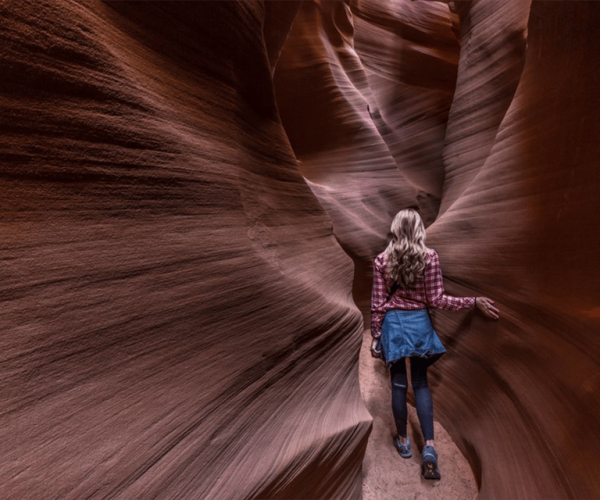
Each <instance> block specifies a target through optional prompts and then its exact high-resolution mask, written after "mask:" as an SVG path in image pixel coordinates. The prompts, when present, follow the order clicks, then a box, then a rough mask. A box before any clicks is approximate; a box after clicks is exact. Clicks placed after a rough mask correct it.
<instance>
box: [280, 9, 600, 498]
mask: <svg viewBox="0 0 600 500" xmlns="http://www.w3.org/2000/svg"><path fill="white" fill-rule="evenodd" d="M449 3H450V4H451V5H450V8H449V7H448V6H447V5H444V4H443V3H441V2H417V1H414V2H413V1H406V2H379V1H375V0H354V1H352V2H350V4H349V6H350V14H349V15H348V19H350V20H351V22H352V33H351V30H350V28H347V31H346V32H344V33H347V35H346V36H345V37H338V38H334V37H332V36H331V33H330V31H328V30H327V29H324V28H323V27H322V26H327V25H334V26H336V27H338V31H339V32H341V31H342V29H341V28H340V26H342V25H343V26H348V23H346V22H344V23H340V22H338V20H339V19H340V15H339V12H338V13H336V14H333V13H332V10H333V7H331V6H327V7H325V6H324V5H322V4H320V3H318V2H314V3H313V2H311V3H310V4H309V5H307V6H306V7H305V9H307V10H310V12H311V13H314V12H315V11H318V12H319V16H320V17H319V18H318V19H319V20H318V22H316V21H315V19H316V18H315V17H312V18H309V17H308V16H307V17H306V18H302V17H299V18H297V20H296V23H297V24H296V25H295V26H294V28H293V30H292V33H291V34H290V38H289V39H288V41H287V42H286V46H284V49H283V51H282V59H281V60H280V63H281V64H282V65H283V67H285V70H286V77H285V79H282V80H278V79H277V78H276V90H277V96H278V102H279V105H280V109H282V115H283V122H284V125H285V127H286V131H287V132H288V135H289V136H290V139H291V143H292V146H293V147H294V149H295V152H296V154H297V156H298V157H299V158H300V159H301V160H303V161H304V159H305V158H306V160H307V162H306V163H307V167H305V168H303V173H304V175H305V176H307V177H308V178H309V179H315V178H317V176H318V179H319V182H320V184H321V185H326V182H330V183H331V184H332V185H334V186H340V188H339V192H337V193H336V192H334V191H333V189H330V190H329V191H328V192H327V194H326V196H324V195H323V194H322V190H321V189H320V188H317V189H314V186H313V185H312V184H311V187H313V189H314V191H315V193H316V195H317V197H319V199H320V200H321V202H322V203H323V205H324V206H325V207H326V208H327V209H328V210H332V208H331V206H332V205H333V206H334V208H333V210H334V213H333V214H332V219H333V222H334V229H335V234H336V236H337V237H338V238H339V239H340V240H341V242H342V245H343V246H344V247H345V248H350V249H356V248H359V247H360V245H361V244H363V243H364V241H365V236H364V235H365V232H366V231H365V227H368V226H369V222H368V221H369V219H370V218H371V217H372V215H371V214H370V213H369V214H368V215H364V217H361V216H360V215H359V216H357V217H354V218H352V217H346V218H343V217H339V216H338V214H337V213H336V212H339V209H338V208H337V207H335V202H332V201H331V200H330V197H331V196H336V197H337V200H338V203H339V204H342V205H344V206H345V207H348V206H356V207H359V206H361V205H362V206H364V207H367V206H375V204H374V202H373V201H372V200H369V199H367V198H366V197H367V196H369V195H370V193H376V192H377V188H378V186H379V185H380V184H379V183H380V182H381V181H380V180H379V179H378V178H377V177H376V176H374V177H371V176H370V172H369V164H370V165H372V168H373V170H374V171H376V172H379V169H380V166H381V161H380V158H381V157H382V156H378V155H375V154H373V156H372V159H371V162H368V161H367V160H365V161H364V162H362V163H361V168H362V171H360V173H361V176H362V177H363V178H364V183H365V184H369V185H368V186H365V185H361V186H360V189H353V190H352V191H349V189H351V187H350V185H346V186H344V185H343V181H339V180H338V176H339V172H340V170H341V169H340V165H342V166H345V165H352V161H348V159H347V156H346V155H344V154H338V147H339V146H338V144H339V143H343V142H344V140H346V141H352V143H353V148H352V150H353V156H352V158H364V156H361V155H363V153H366V154H367V155H368V154H369V152H370V150H369V148H370V147H371V144H373V143H374V142H375V141H378V139H377V137H375V138H374V139H373V138H369V139H367V138H366V137H365V136H364V135H363V136H360V135H357V134H356V133H355V132H354V129H353V128H352V126H353V125H354V124H355V123H356V120H353V119H352V117H353V116H355V115H353V114H352V113H351V112H345V113H344V112H343V111H342V110H343V109H350V110H351V109H353V105H352V103H356V102H361V99H360V96H355V93H356V92H359V93H360V94H362V98H363V99H364V100H365V101H367V102H368V103H369V104H370V105H371V104H373V105H374V107H373V108H372V110H373V111H374V112H373V113H372V119H373V124H374V125H375V126H376V129H377V131H378V133H379V135H380V137H381V139H382V140H383V142H385V145H386V146H387V148H388V151H389V155H390V156H391V157H392V159H393V160H394V161H395V162H396V164H397V166H398V170H399V172H400V173H401V175H402V179H399V178H398V177H394V176H393V175H392V174H391V173H390V174H388V178H387V180H386V183H388V184H386V189H390V190H393V188H394V187H396V188H397V189H399V190H404V189H406V185H405V184H400V182H406V183H408V185H409V186H410V187H411V188H413V189H414V190H415V191H416V192H417V193H419V194H421V195H422V194H423V193H426V194H428V195H429V198H428V199H429V200H437V201H438V203H439V208H440V212H439V213H437V211H435V210H434V211H433V216H434V217H433V218H434V219H435V221H434V222H433V223H432V224H431V226H430V227H429V230H428V234H429V243H430V244H431V245H432V246H433V247H435V248H436V249H437V250H438V251H439V253H440V255H441V260H442V265H443V267H444V269H445V271H446V277H447V286H448V289H449V291H450V292H453V293H455V294H457V295H483V294H485V295H489V296H491V297H493V298H494V299H496V301H497V303H498V305H499V307H500V309H501V311H502V318H501V320H500V321H499V322H492V321H490V320H486V319H485V318H484V317H482V316H481V315H479V314H477V313H473V312H465V313H460V314H456V313H443V312H441V313H438V314H436V317H435V323H436V327H437V328H438V330H439V331H440V333H441V334H442V336H443V338H444V340H445V342H446V343H447V345H448V347H449V354H448V356H447V357H446V359H445V360H444V361H443V362H440V364H439V365H438V366H437V370H436V371H435V373H434V380H433V382H432V386H433V387H434V391H435V393H436V401H437V407H436V408H437V410H436V411H437V415H438V416H439V417H440V419H441V421H442V424H443V425H444V426H445V427H446V428H447V429H448V430H449V431H450V432H451V434H452V435H453V437H454V438H455V440H456V442H457V443H458V445H459V446H460V447H461V449H462V450H463V451H464V453H465V455H466V456H467V458H468V459H469V460H470V462H471V465H472V467H473V470H474V472H475V474H476V477H477V479H478V482H479V489H480V494H479V497H480V498H482V499H483V498H486V499H512V498H528V499H542V498H576V499H587V498H596V497H598V496H599V495H600V483H599V480H598V476H597V475H596V474H595V473H594V472H593V469H594V468H595V467H597V464H598V460H597V458H596V457H595V455H594V450H595V449H596V448H597V447H598V445H599V444H600V443H599V441H600V434H599V433H598V431H597V430H596V422H597V421H598V419H599V417H600V406H599V404H598V396H599V395H600V378H599V377H598V373H599V368H600V366H599V363H598V359H600V352H599V349H600V344H599V342H598V338H597V331H598V327H599V326H600V325H599V323H598V321H599V318H600V313H599V310H600V309H599V308H598V292H597V289H596V287H597V285H596V281H597V277H598V275H599V265H598V264H597V263H596V256H597V255H598V253H599V250H600V248H599V247H600V240H599V238H598V237H597V235H596V233H595V232H594V231H595V229H594V228H596V227H597V226H598V223H599V222H600V221H599V220H598V215H597V214H598V213H599V209H600V202H599V201H598V200H599V198H598V196H597V191H598V189H600V177H599V175H598V169H597V168H596V166H595V165H596V160H595V158H597V157H598V153H599V151H598V150H599V148H600V147H599V146H598V142H597V141H595V139H594V138H595V137H598V136H599V132H600V130H598V129H599V127H600V120H599V119H598V118H599V117H600V100H599V98H598V96H597V88H598V83H599V81H598V80H599V76H600V72H599V71H598V68H599V67H600V65H599V64H598V63H599V57H600V56H599V54H600V42H599V39H598V37H595V36H594V31H595V29H596V26H597V25H598V23H599V21H600V4H598V3H596V2H569V1H556V2H543V1H533V2H530V1H508V2H489V1H478V0H473V1H455V2H449ZM336 8H337V9H339V10H341V9H342V7H341V6H340V5H337V6H336ZM343 8H345V9H346V12H347V11H348V7H347V6H344V7H343ZM313 15H315V14H313ZM300 23H302V24H301V25H300ZM315 26H317V27H316V28H315ZM311 30H312V31H311ZM307 31H310V34H307V33H306V32H307ZM299 33H300V34H299ZM351 34H352V37H351V36H350V35H351ZM336 40H337V43H336ZM340 40H342V41H343V43H341V42H340ZM459 42H460V59H459V58H458V50H459ZM340 46H343V47H348V49H346V50H347V51H349V52H350V54H351V55H352V61H353V66H352V69H351V70H348V69H347V67H346V66H344V65H343V64H341V63H340V62H338V61H337V60H336V59H335V58H334V57H333V56H332V55H335V54H338V53H339V50H340V49H339V47H340ZM292 48H294V50H292ZM309 49H310V50H309ZM350 49H354V51H351V50H350ZM355 54H356V55H357V56H358V58H354V55H355ZM293 66H296V72H294V71H293ZM277 71H279V68H278V70H277ZM343 72H346V74H347V75H348V76H347V78H345V77H344V75H343ZM453 72H454V73H453ZM320 73H322V74H323V75H326V76H320ZM308 74H310V75H311V76H310V77H309V76H308ZM358 74H360V75H361V77H362V75H363V74H364V75H365V76H366V80H367V84H368V85H367V86H365V85H364V80H361V81H362V82H363V84H361V85H354V86H351V85H349V84H348V83H347V82H348V81H355V80H353V76H355V75H358ZM453 74H454V75H455V76H454V77H453V76H452V75H453ZM453 78H455V80H453ZM316 81H318V82H325V88H323V86H322V85H317V84H315V83H314V82H316ZM311 82H312V83H313V86H311V85H310V84H311ZM291 84H293V85H298V86H299V87H300V89H291V88H290V86H291ZM284 85H285V86H286V88H285V89H282V86H284ZM294 92H295V93H294ZM306 94H310V96H307V95H306ZM324 95H326V96H327V98H325V97H324ZM294 99H298V101H296V102H295V103H293V102H289V101H293V100H294ZM360 106H362V104H361V105H360ZM360 106H359V108H360ZM290 110H291V111H290ZM319 110H325V111H324V116H325V119H326V121H322V122H321V121H319V120H318V119H317V117H318V116H320V114H319ZM313 116H314V118H312V117H313ZM332 116H333V117H335V119H332ZM321 125H323V128H320V126H321ZM363 129H367V130H369V131H370V130H371V125H370V124H368V123H367V124H366V125H364V126H363ZM332 130H333V132H332ZM311 134H312V135H311ZM361 141H362V142H361ZM379 150H380V149H378V151H379ZM359 151H362V153H361V152H359ZM355 155H357V156H355ZM315 157H316V158H318V161H316V162H315V160H314V159H313V158H315ZM322 158H327V162H324V161H322V160H320V159H322ZM313 165H318V166H319V167H320V168H319V169H314V168H313ZM355 172H356V171H355V170H352V169H350V168H349V169H348V171H347V172H343V174H344V175H346V176H348V178H352V176H353V175H356V173H355ZM393 182H398V184H397V185H396V186H393V185H390V184H389V183H393ZM413 203H414V202H413ZM430 206H431V204H430ZM382 208H383V207H382ZM423 208H424V207H423V204H422V203H421V209H423ZM435 208H436V207H435V205H434V209H435ZM358 213H359V214H360V213H365V212H364V211H362V209H361V210H359V211H358ZM382 213H384V214H385V215H386V216H388V214H389V210H388V211H387V212H386V211H385V210H384V212H382ZM431 213H432V211H429V212H427V211H426V215H427V216H430V214H431ZM388 222H389V219H388ZM382 226H383V227H384V229H382ZM373 229H374V230H375V232H377V233H379V239H378V238H377V237H376V236H374V237H372V238H371V239H370V240H369V248H367V249H365V250H364V251H361V252H357V251H355V252H354V256H355V258H356V256H358V257H359V258H361V259H363V258H365V256H366V255H368V254H369V253H370V254H371V255H373V254H375V253H377V252H379V251H380V250H381V249H382V247H383V241H384V238H385V232H386V231H387V227H385V225H383V223H380V222H378V225H377V226H373ZM373 243H375V244H376V246H375V247H372V246H371V245H372V244H373ZM363 266H364V267H365V268H366V266H365V264H364V262H363ZM364 270H365V269H363V271H364ZM365 276H366V273H365V274H362V275H360V276H359V281H360V279H363V280H366V278H365ZM362 287H363V289H367V288H368V282H367V283H363V284H362ZM357 298H360V296H359V295H357Z"/></svg>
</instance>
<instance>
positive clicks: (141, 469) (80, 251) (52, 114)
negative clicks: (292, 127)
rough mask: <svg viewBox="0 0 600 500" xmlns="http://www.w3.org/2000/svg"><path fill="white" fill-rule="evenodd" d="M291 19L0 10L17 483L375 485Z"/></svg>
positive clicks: (203, 8) (218, 9)
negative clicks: (279, 90) (288, 90)
mask: <svg viewBox="0 0 600 500" xmlns="http://www.w3.org/2000/svg"><path fill="white" fill-rule="evenodd" d="M288 7H289V8H290V9H291V11H290V12H288V11H286V10H285V8H284V7H283V6H278V7H277V9H276V10H277V11H278V14H277V16H281V17H280V18H281V19H283V20H284V21H285V23H287V24H288V25H289V21H290V19H291V18H292V17H293V12H292V11H293V10H294V9H296V8H297V6H296V5H293V4H288ZM266 11H268V12H270V14H268V15H267V14H266V13H265V12H266ZM273 15H274V14H273V12H272V8H271V6H269V7H267V8H265V6H264V5H263V4H262V2H232V1H228V2H166V3H162V2H147V3H139V2H131V3H128V2H107V3H100V2H89V1H82V2H37V1H35V2H34V1H31V2H28V1H19V2H3V3H2V4H0V18H1V19H2V21H1V23H2V30H1V31H0V58H1V61H2V63H1V65H2V72H1V76H0V95H1V96H2V97H1V103H2V104H1V106H2V109H1V112H0V121H1V122H0V126H1V131H2V134H1V135H0V143H1V144H0V157H1V162H2V176H1V177H0V183H1V186H2V196H1V197H0V203H1V204H2V224H1V228H2V241H1V242H0V256H1V258H2V292H1V294H2V307H1V308H0V331H1V332H2V349H1V350H0V363H1V366H2V370H1V375H0V394H1V396H0V415H1V416H0V441H1V442H2V461H1V463H0V497H1V498H3V499H23V500H24V499H28V500H37V499H40V500H41V499H49V498H57V499H62V500H67V499H81V498H98V499H99V498H120V499H132V498H140V499H142V498H156V499H174V498H206V499H211V500H216V499H223V500H231V499H233V498H235V499H241V498H267V497H268V498H299V499H300V498H302V499H305V498H359V497H360V494H361V462H362V457H363V454H364V449H365V446H366V439H367V434H368V432H369V429H370V425H371V418H370V416H369V414H368V413H367V412H366V410H365V408H364V406H363V403H362V400H361V397H360V393H359V387H358V380H357V368H356V367H357V356H358V349H359V345H360V338H361V333H362V318H361V316H360V313H359V311H358V310H357V309H356V307H355V306H354V304H353V303H352V300H351V284H352V263H351V261H350V259H349V258H348V257H347V256H346V255H345V254H344V252H343V251H342V249H341V248H340V246H339V244H338V243H337V242H336V240H335V238H334V237H333V235H332V227H331V221H330V219H329V217H328V216H327V214H326V213H325V212H324V211H323V209H322V207H321V206H320V205H319V203H318V202H317V200H316V199H315V197H314V195H313V194H312V192H311V191H310V189H309V188H308V186H307V185H306V183H305V181H304V179H303V178H302V176H301V175H300V174H299V172H298V169H297V166H296V160H295V158H294V156H293V154H292V150H291V148H290V146H289V143H288V140H287V137H286V135H285V133H284V131H283V128H282V127H281V124H280V121H279V118H278V115H277V112H276V105H275V99H274V94H273V83H272V80H271V72H272V69H273V68H272V67H271V66H270V65H269V63H268V61H269V57H270V59H271V60H272V61H274V60H276V54H277V53H278V52H279V50H280V45H281V44H282V43H283V39H284V36H283V35H284V34H285V33H284V31H285V29H283V27H282V25H281V24H278V29H279V30H280V31H279V32H277V33H275V32H276V31H277V30H275V32H274V31H272V30H271V27H269V22H267V24H266V25H264V27H263V24H264V21H265V16H267V17H268V19H270V20H271V21H273V19H274V18H273V17H272V16H273ZM284 21H282V22H284ZM263 29H265V30H267V31H266V33H267V35H264V33H263ZM269 33H270V34H269ZM265 38H266V39H267V43H268V44H269V45H268V47H267V46H266V45H265V42H264V39H265ZM267 54H269V57H268V56H267Z"/></svg>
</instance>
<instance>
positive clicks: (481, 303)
mask: <svg viewBox="0 0 600 500" xmlns="http://www.w3.org/2000/svg"><path fill="white" fill-rule="evenodd" d="M475 305H476V306H477V308H478V309H479V310H480V311H481V312H482V313H483V314H485V315H486V316H489V317H490V318H492V319H498V318H499V317H500V311H499V310H498V308H497V307H496V306H494V301H493V300H492V299H489V298H488V297H477V298H476V299H475Z"/></svg>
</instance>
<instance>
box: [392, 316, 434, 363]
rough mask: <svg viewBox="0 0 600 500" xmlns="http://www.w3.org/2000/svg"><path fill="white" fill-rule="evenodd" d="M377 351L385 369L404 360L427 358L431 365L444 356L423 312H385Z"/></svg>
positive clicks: (428, 318) (429, 321)
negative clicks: (380, 352)
mask: <svg viewBox="0 0 600 500" xmlns="http://www.w3.org/2000/svg"><path fill="white" fill-rule="evenodd" d="M381 348H382V351H383V358H384V359H385V362H386V364H387V365H388V366H391V364H392V363H394V362H395V361H398V360H399V359H401V358H406V357H420V358H428V359H431V362H432V363H434V362H435V361H437V359H439V358H440V357H441V356H442V355H443V354H444V353H445V352H446V349H445V348H444V346H443V344H442V342H441V340H440V339H439V337H438V335H437V333H436V332H435V330H434V329H433V325H432V324H431V319H430V317H429V313H428V312H427V310H426V309H416V310H405V309H392V310H390V311H387V312H386V314H385V318H384V320H383V325H382V329H381Z"/></svg>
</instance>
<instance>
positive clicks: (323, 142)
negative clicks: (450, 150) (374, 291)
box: [275, 1, 417, 292]
mask: <svg viewBox="0 0 600 500" xmlns="http://www.w3.org/2000/svg"><path fill="white" fill-rule="evenodd" d="M352 19H353V17H352V13H351V12H350V8H349V6H348V5H347V4H346V3H344V2H329V1H322V2H321V1H305V2H304V3H303V5H302V7H301V9H300V11H299V13H298V16H297V17H296V20H295V22H294V26H293V27H292V30H291V32H290V34H289V36H288V39H287V41H286V43H285V45H284V47H283V50H282V53H281V57H280V59H279V62H278V65H277V68H276V72H275V88H276V94H277V102H278V107H279V111H280V114H281V118H282V122H283V125H284V127H285V130H286V133H287V135H288V137H289V139H290V143H291V145H292V147H293V148H294V152H295V154H296V156H297V158H298V159H299V160H300V171H301V172H302V174H303V175H304V176H305V177H306V179H307V181H308V183H309V186H310V187H311V189H312V190H313V191H314V193H315V194H316V196H317V198H318V199H319V201H320V202H321V204H322V205H323V206H324V207H325V208H326V210H327V211H328V212H329V214H330V215H331V218H332V221H333V225H334V231H335V235H336V237H337V238H338V240H339V241H340V242H341V244H342V245H343V246H344V249H345V250H346V251H347V252H348V253H349V255H350V256H351V257H353V259H354V260H355V262H356V264H357V265H358V266H364V265H365V263H369V262H370V261H371V259H373V258H374V257H375V255H376V249H378V248H380V247H381V246H382V245H383V244H385V238H386V236H387V232H388V229H389V220H390V217H391V216H392V215H393V214H394V213H395V212H397V211H398V210H399V209H400V208H401V207H403V206H407V205H415V206H416V205H417V191H416V190H415V189H414V187H413V186H412V185H411V183H410V182H409V181H407V180H406V179H405V178H404V176H403V175H402V174H401V173H400V172H399V171H398V169H397V168H396V165H395V162H394V159H393V158H392V156H391V155H390V152H389V149H388V147H387V146H386V144H385V142H384V141H383V140H382V138H381V136H380V134H379V133H378V131H377V129H376V127H375V125H374V123H373V121H372V119H371V117H370V115H369V111H368V106H369V104H371V105H372V104H374V100H373V98H372V96H371V94H370V89H369V84H368V80H367V77H366V75H365V73H364V70H363V66H362V63H361V61H360V59H359V58H358V56H357V54H356V52H355V51H354V49H353V21H352ZM358 274H360V275H362V273H360V272H359V273H358ZM365 283H366V279H365V278H364V277H362V278H360V279H359V280H358V281H357V283H356V286H365ZM355 292H356V288H355Z"/></svg>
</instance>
